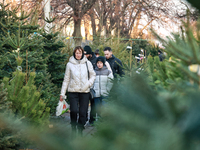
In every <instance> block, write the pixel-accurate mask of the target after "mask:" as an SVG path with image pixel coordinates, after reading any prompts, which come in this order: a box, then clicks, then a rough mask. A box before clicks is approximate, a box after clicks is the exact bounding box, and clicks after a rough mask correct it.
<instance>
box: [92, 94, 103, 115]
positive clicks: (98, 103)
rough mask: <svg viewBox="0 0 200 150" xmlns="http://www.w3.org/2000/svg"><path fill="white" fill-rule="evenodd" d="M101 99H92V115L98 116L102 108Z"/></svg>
mask: <svg viewBox="0 0 200 150" xmlns="http://www.w3.org/2000/svg"><path fill="white" fill-rule="evenodd" d="M102 100H103V97H95V98H94V114H95V116H96V114H97V115H98V116H100V109H101V106H102Z"/></svg>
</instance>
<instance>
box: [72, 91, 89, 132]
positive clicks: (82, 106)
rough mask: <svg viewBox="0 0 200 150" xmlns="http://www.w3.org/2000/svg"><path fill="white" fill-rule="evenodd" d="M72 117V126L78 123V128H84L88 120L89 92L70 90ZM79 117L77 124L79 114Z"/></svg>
mask: <svg viewBox="0 0 200 150" xmlns="http://www.w3.org/2000/svg"><path fill="white" fill-rule="evenodd" d="M69 101H70V118H71V125H72V128H73V127H75V126H76V125H78V128H80V129H84V125H85V122H86V113H87V111H88V104H89V93H76V92H69ZM78 113H79V119H78V124H77V114H78Z"/></svg>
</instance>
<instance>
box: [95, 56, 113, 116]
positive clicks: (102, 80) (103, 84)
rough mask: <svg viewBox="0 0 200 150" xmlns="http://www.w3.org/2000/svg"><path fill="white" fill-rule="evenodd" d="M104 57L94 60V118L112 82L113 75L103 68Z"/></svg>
mask: <svg viewBox="0 0 200 150" xmlns="http://www.w3.org/2000/svg"><path fill="white" fill-rule="evenodd" d="M105 61H106V59H105V57H103V56H99V57H98V58H97V60H96V66H97V67H96V68H95V73H96V79H95V82H94V85H93V88H94V90H95V92H96V95H95V98H94V104H95V111H94V114H93V115H94V116H95V115H96V113H97V115H99V109H100V107H101V104H102V100H103V98H105V97H107V96H108V94H109V92H110V90H111V88H112V82H111V80H112V79H113V74H112V72H111V71H110V70H108V69H107V67H106V66H105Z"/></svg>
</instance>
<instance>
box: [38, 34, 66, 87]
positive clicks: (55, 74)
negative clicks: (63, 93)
mask: <svg viewBox="0 0 200 150" xmlns="http://www.w3.org/2000/svg"><path fill="white" fill-rule="evenodd" d="M58 34H59V33H58V32H56V33H53V32H51V33H49V34H48V33H46V32H44V33H41V35H42V36H43V37H44V39H43V42H44V53H43V57H44V58H48V59H47V66H48V69H47V71H48V72H49V73H50V74H51V80H52V82H53V83H54V84H55V85H56V86H57V87H58V88H60V87H61V86H62V82H63V75H64V73H65V67H66V60H67V56H68V55H67V54H62V53H61V50H62V48H64V47H65V44H64V43H63V41H62V40H61V39H59V37H58Z"/></svg>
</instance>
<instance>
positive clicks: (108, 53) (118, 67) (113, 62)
mask: <svg viewBox="0 0 200 150" xmlns="http://www.w3.org/2000/svg"><path fill="white" fill-rule="evenodd" d="M104 55H105V57H106V61H107V62H108V63H109V64H110V67H111V69H112V72H113V75H114V77H115V78H116V77H117V74H118V75H120V76H122V75H124V72H123V69H122V67H123V66H122V62H121V61H120V60H119V59H118V58H116V57H115V56H114V55H113V54H112V49H111V48H110V47H106V48H105V49H104Z"/></svg>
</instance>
